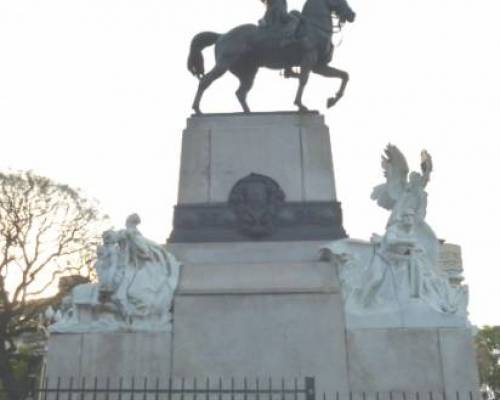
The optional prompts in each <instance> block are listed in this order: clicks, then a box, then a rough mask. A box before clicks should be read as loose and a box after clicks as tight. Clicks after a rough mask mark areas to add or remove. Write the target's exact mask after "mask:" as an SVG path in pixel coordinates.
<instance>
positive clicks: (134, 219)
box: [125, 213, 141, 228]
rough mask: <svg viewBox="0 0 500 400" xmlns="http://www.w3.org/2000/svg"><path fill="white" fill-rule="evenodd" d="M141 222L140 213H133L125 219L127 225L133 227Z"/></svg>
mask: <svg viewBox="0 0 500 400" xmlns="http://www.w3.org/2000/svg"><path fill="white" fill-rule="evenodd" d="M140 223H141V217H139V214H136V213H134V214H131V215H129V216H128V217H127V220H126V221H125V226H126V227H127V228H128V227H133V228H135V227H136V226H137V225H139V224H140Z"/></svg>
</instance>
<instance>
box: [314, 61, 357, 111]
mask: <svg viewBox="0 0 500 400" xmlns="http://www.w3.org/2000/svg"><path fill="white" fill-rule="evenodd" d="M313 72H314V73H316V74H318V75H322V76H326V77H328V78H340V79H341V83H340V88H339V90H338V92H337V94H336V95H335V97H330V98H328V100H327V102H326V106H327V107H328V108H330V107H333V106H334V105H335V104H336V103H337V102H338V101H339V100H340V98H341V97H342V96H343V95H344V91H345V88H346V86H347V82H348V81H349V74H348V73H347V72H345V71H342V70H340V69H337V68H333V67H330V66H328V65H320V66H317V67H315V68H314V70H313Z"/></svg>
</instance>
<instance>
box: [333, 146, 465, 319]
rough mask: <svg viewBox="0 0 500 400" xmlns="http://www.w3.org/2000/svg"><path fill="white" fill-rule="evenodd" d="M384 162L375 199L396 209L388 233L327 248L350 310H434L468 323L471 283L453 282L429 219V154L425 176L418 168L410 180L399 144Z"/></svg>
mask: <svg viewBox="0 0 500 400" xmlns="http://www.w3.org/2000/svg"><path fill="white" fill-rule="evenodd" d="M382 165H383V167H384V170H385V171H384V172H385V176H386V178H387V182H386V183H384V184H382V185H379V186H377V187H376V188H375V189H374V192H373V195H372V198H373V199H374V200H377V202H378V204H379V205H381V206H382V207H384V208H386V209H389V210H391V215H390V218H389V221H388V223H387V226H386V231H385V234H384V235H382V236H379V235H374V236H373V237H372V239H371V241H370V243H365V244H363V243H361V242H357V243H354V241H352V240H343V241H339V242H335V243H332V244H331V245H330V246H328V247H327V248H325V249H323V255H324V258H326V259H329V260H331V261H332V262H333V263H334V264H335V266H336V267H337V270H338V274H339V279H340V283H341V286H342V291H343V297H344V301H345V307H346V313H347V314H348V316H349V315H351V316H352V315H354V316H356V315H357V316H361V317H367V316H369V315H377V314H378V315H382V314H383V315H385V316H389V317H390V315H391V314H392V315H396V314H397V313H403V314H405V318H406V319H409V318H410V319H411V318H413V317H415V318H417V319H419V318H420V320H421V321H425V320H426V319H427V318H429V315H431V314H432V313H434V315H442V316H443V318H445V319H446V318H448V317H452V318H455V321H465V320H466V317H467V303H468V290H467V287H466V286H462V285H455V284H452V280H451V279H450V277H449V276H447V274H446V272H445V271H444V270H442V269H441V268H440V265H439V252H440V247H441V245H440V242H439V240H438V239H437V237H436V235H435V234H434V232H433V230H432V229H431V228H430V227H429V225H428V224H427V223H426V222H425V215H426V208H427V193H426V192H425V190H424V189H425V186H426V185H427V183H428V181H429V179H430V173H431V171H432V160H431V158H430V156H429V154H428V153H427V152H422V164H421V165H422V174H419V173H417V172H413V173H412V174H410V175H409V179H407V177H408V172H409V171H408V166H407V164H406V160H405V158H404V156H403V154H402V153H401V152H400V151H399V150H398V149H397V148H396V147H395V146H391V145H389V146H388V148H387V149H386V157H383V162H382ZM416 310H418V311H416ZM426 310H428V311H426ZM447 316H448V317H447ZM448 321H449V319H448Z"/></svg>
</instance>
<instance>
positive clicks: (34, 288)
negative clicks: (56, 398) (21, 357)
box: [0, 172, 104, 400]
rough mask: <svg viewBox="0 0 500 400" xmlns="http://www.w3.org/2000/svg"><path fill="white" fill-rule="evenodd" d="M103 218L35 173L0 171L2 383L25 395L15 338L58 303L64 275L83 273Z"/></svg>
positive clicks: (15, 395)
mask: <svg viewBox="0 0 500 400" xmlns="http://www.w3.org/2000/svg"><path fill="white" fill-rule="evenodd" d="M103 220H104V219H103V217H102V216H101V215H100V213H99V212H98V210H97V208H96V204H95V202H93V201H89V200H87V199H85V198H84V197H83V196H82V195H81V193H80V192H79V191H77V190H74V189H72V188H70V187H68V186H66V185H61V184H57V183H55V182H53V181H51V180H50V179H48V178H45V177H41V176H38V175H35V174H33V173H31V172H19V173H0V381H1V383H2V385H3V387H4V389H5V392H6V395H7V398H8V399H9V400H14V399H15V400H18V399H22V398H23V396H24V393H23V387H22V385H21V384H20V382H17V378H16V376H15V375H14V373H13V369H12V361H13V359H14V358H15V354H16V338H18V337H19V336H20V335H22V334H25V333H27V332H33V331H36V330H37V329H39V315H40V313H42V312H43V311H44V310H45V309H46V308H47V307H48V306H49V305H52V304H54V303H56V302H58V301H59V300H60V299H61V297H62V296H64V292H59V293H57V290H56V288H55V283H56V281H57V280H58V278H59V277H60V276H64V275H75V274H80V273H82V270H83V269H85V268H87V266H88V263H90V262H91V261H90V260H91V257H92V254H93V253H94V251H93V250H94V248H95V244H96V241H97V237H98V233H99V232H100V231H101V229H100V228H101V227H102V223H103Z"/></svg>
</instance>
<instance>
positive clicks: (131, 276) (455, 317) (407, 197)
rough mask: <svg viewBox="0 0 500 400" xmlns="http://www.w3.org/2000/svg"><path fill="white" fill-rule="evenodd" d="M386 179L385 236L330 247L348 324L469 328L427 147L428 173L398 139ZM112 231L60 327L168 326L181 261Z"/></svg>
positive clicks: (326, 254) (377, 193) (131, 233)
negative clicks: (437, 216)
mask: <svg viewBox="0 0 500 400" xmlns="http://www.w3.org/2000/svg"><path fill="white" fill-rule="evenodd" d="M382 166H383V169H384V174H385V176H386V182H385V183H383V184H381V185H378V186H377V187H375V188H374V190H373V194H372V199H373V200H376V201H377V203H378V204H379V205H380V206H381V207H383V208H385V209H387V210H389V211H391V215H390V217H389V221H388V223H387V226H386V231H385V234H384V235H382V236H380V235H373V237H372V238H371V240H370V242H362V241H355V240H350V239H345V240H340V241H336V242H333V243H332V244H331V245H330V246H328V247H326V248H324V249H322V258H323V260H328V261H330V262H332V264H333V265H334V266H335V268H336V269H337V271H338V277H339V280H340V283H341V287H342V291H343V297H344V304H345V314H346V320H347V324H348V325H350V326H357V327H395V326H396V327H397V326H401V327H421V326H464V325H467V303H468V290H467V287H466V286H463V285H462V284H461V279H457V276H456V274H455V271H456V270H454V269H450V271H453V275H451V274H447V272H446V271H445V270H443V268H441V264H440V254H441V243H440V242H439V240H438V239H437V237H436V235H435V234H434V232H433V230H432V229H431V228H430V227H429V225H428V224H427V223H426V222H425V216H426V210H427V193H426V191H425V188H426V186H427V183H428V182H429V179H430V174H431V171H432V160H431V157H430V156H429V154H428V153H427V152H425V151H423V152H422V163H421V167H422V172H421V173H417V172H412V173H409V168H408V165H407V162H406V160H405V157H404V156H403V154H402V153H401V152H400V151H399V149H398V148H397V147H395V146H392V145H389V146H388V147H387V148H386V150H385V156H383V157H382ZM139 223H140V218H139V216H138V215H136V214H133V215H131V216H129V217H128V219H127V221H126V228H125V229H123V230H119V231H113V230H109V231H106V232H104V233H103V235H102V240H103V244H102V246H100V247H99V248H98V250H97V256H98V258H97V262H96V264H95V269H96V272H97V276H98V282H97V283H93V284H85V285H80V286H77V287H75V288H74V289H73V291H72V293H71V296H69V297H67V298H66V299H65V300H64V302H63V305H62V308H61V310H60V312H59V314H58V318H57V322H56V323H55V324H53V325H52V326H51V327H50V328H49V329H50V331H51V332H54V333H84V332H105V331H166V330H169V329H170V328H171V319H172V317H171V306H172V301H173V296H174V292H175V290H176V287H177V284H178V279H179V269H180V265H179V263H178V261H177V260H176V259H175V258H174V256H172V255H171V254H169V253H168V252H167V251H166V250H165V248H164V247H163V246H160V245H158V244H156V243H154V242H152V241H150V240H148V239H146V238H145V237H143V236H142V234H141V233H140V232H139V230H138V229H137V225H138V224H139Z"/></svg>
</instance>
